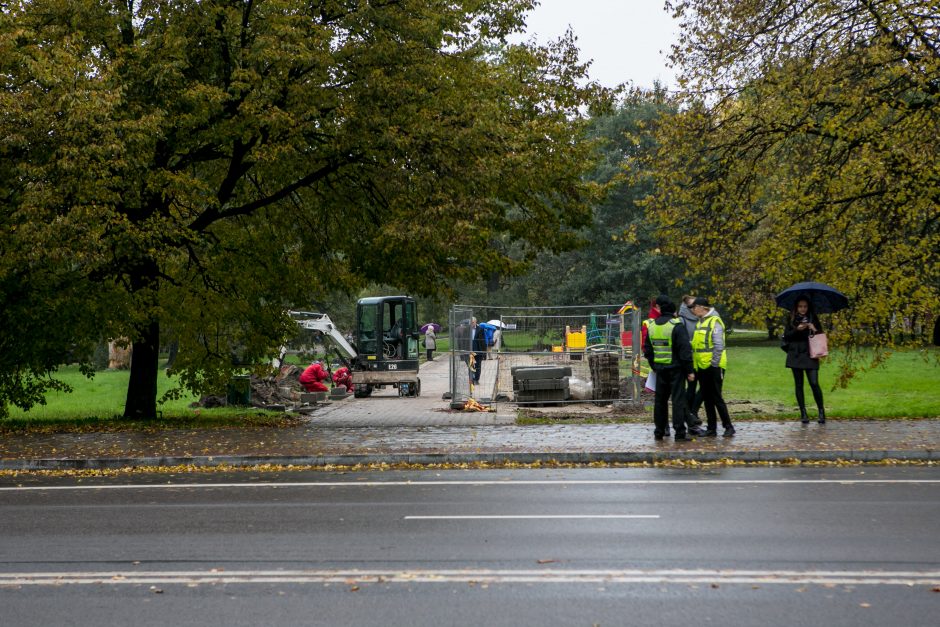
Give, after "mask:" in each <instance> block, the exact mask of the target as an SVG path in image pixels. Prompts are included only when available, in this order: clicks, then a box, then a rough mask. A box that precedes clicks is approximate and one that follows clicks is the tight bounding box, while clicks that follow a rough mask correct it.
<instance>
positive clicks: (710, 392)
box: [692, 296, 734, 438]
mask: <svg viewBox="0 0 940 627" xmlns="http://www.w3.org/2000/svg"><path fill="white" fill-rule="evenodd" d="M692 313H694V314H695V315H696V316H697V317H698V324H696V325H695V333H694V334H693V335H692V361H693V362H694V363H695V378H696V380H697V381H698V385H699V388H700V389H701V390H702V402H703V403H704V405H705V415H706V416H707V420H708V423H707V424H708V427H707V430H706V431H705V435H706V436H712V437H714V436H716V435H718V417H720V418H721V426H722V427H724V430H725V432H724V434H723V435H724V436H725V437H726V438H727V437H731V436H732V435H734V425H732V424H731V416H730V415H728V406H727V405H725V400H724V398H722V396H721V387H722V383H723V381H724V378H725V369H726V368H727V367H728V356H727V355H726V354H725V323H724V322H723V321H722V320H721V317H720V316H719V315H718V312H716V311H715V308H714V307H712V306H711V303H709V302H708V299H707V298H705V297H703V296H699V297H698V298H696V299H695V300H694V301H693V302H692ZM716 410H717V414H718V416H716V415H715V413H716Z"/></svg>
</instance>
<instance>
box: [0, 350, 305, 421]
mask: <svg viewBox="0 0 940 627" xmlns="http://www.w3.org/2000/svg"><path fill="white" fill-rule="evenodd" d="M128 376H129V372H128V371H127V370H123V371H122V370H105V371H101V372H97V373H95V377H94V379H90V380H89V379H87V378H85V377H84V376H83V375H82V374H81V373H80V372H79V371H78V367H77V366H64V367H62V368H61V369H60V370H59V372H58V373H57V375H56V378H57V379H61V380H62V381H65V382H66V383H68V384H69V385H71V386H72V387H73V388H74V390H75V391H74V392H72V393H71V394H66V393H63V392H52V393H51V394H49V396H48V397H47V398H46V401H47V404H46V405H37V406H35V407H33V408H32V409H31V410H29V411H28V412H24V411H23V410H21V409H19V408H18V407H10V408H9V410H10V417H9V418H7V419H5V420H0V433H2V432H3V431H11V430H23V429H28V430H31V431H35V430H40V431H41V430H60V429H63V428H64V429H68V430H75V431H84V430H89V431H98V430H101V429H144V428H160V427H180V428H185V427H224V426H236V425H237V426H262V425H272V426H273V425H281V424H285V425H286V424H293V423H294V422H296V419H294V418H288V417H287V416H284V415H278V414H272V413H270V412H265V411H263V410H256V409H252V408H246V407H219V408H213V409H203V408H192V407H190V406H189V405H190V403H192V402H193V401H195V400H197V399H196V397H195V396H193V395H191V394H186V395H184V396H183V398H181V399H179V400H175V401H167V402H166V403H164V404H163V405H158V406H157V411H158V412H160V413H161V416H160V417H159V418H158V420H146V421H129V420H123V419H122V418H121V414H122V413H123V412H124V399H125V395H126V394H127V381H128ZM172 386H173V381H172V380H171V379H170V378H168V377H167V376H166V374H165V372H164V371H163V370H161V371H160V375H159V379H158V381H157V398H159V397H160V396H162V395H163V393H164V392H166V391H167V390H168V389H170V388H171V387H172Z"/></svg>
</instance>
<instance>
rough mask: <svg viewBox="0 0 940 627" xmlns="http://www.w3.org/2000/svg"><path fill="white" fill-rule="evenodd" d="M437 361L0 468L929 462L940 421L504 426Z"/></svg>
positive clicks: (50, 446)
mask: <svg viewBox="0 0 940 627" xmlns="http://www.w3.org/2000/svg"><path fill="white" fill-rule="evenodd" d="M447 381H448V373H447V361H446V360H445V359H442V358H438V359H436V360H435V361H434V362H432V363H429V364H427V365H425V366H422V368H421V382H422V395H421V397H419V398H417V399H409V398H399V397H398V395H397V392H396V391H395V390H383V391H379V392H377V393H376V394H375V395H373V396H372V397H370V398H367V399H353V398H349V399H346V400H343V401H338V402H334V403H330V404H328V405H325V406H324V407H322V408H318V409H317V411H316V412H315V413H313V414H312V415H311V416H310V417H309V421H307V422H306V423H305V424H303V425H301V426H298V427H292V428H286V429H274V428H254V429H239V428H230V429H211V430H210V429H177V430H160V431H155V432H150V433H140V432H120V433H82V434H52V435H45V434H23V435H7V436H4V437H2V438H0V469H2V468H6V469H25V468H32V469H35V468H81V467H87V468H106V467H121V466H128V465H146V466H149V465H177V464H190V463H194V464H205V465H214V464H221V463H231V464H239V465H241V464H254V463H275V464H304V465H306V464H312V465H323V464H344V465H345V464H356V463H382V462H387V463H397V462H403V463H435V462H437V463H463V462H477V461H485V462H495V463H498V462H507V461H508V462H519V463H527V462H532V461H535V460H542V461H545V460H548V459H554V460H558V461H565V462H591V461H608V462H654V461H658V460H668V459H696V460H699V461H711V460H717V459H734V460H740V461H781V460H787V459H800V460H836V459H846V460H860V461H877V460H883V459H902V460H921V461H928V460H935V461H940V420H894V421H881V420H852V421H839V420H830V421H829V423H828V424H826V425H818V424H816V423H812V424H810V425H808V426H803V425H801V424H800V423H799V422H796V421H791V422H773V421H767V422H754V421H740V422H739V423H738V424H737V431H738V434H737V435H736V436H735V437H733V438H722V437H718V438H700V439H696V440H694V441H691V442H674V441H672V440H671V439H669V438H667V439H665V440H663V441H661V442H656V441H654V439H653V428H652V424H646V423H633V424H593V425H592V424H552V425H534V426H516V425H515V424H513V419H514V411H515V407H514V406H512V405H509V404H502V405H500V411H499V412H496V413H477V412H459V411H451V410H450V409H449V407H450V404H449V401H447V400H443V399H442V398H441V395H442V393H443V391H444V390H446V389H447Z"/></svg>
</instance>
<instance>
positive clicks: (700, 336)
mask: <svg viewBox="0 0 940 627" xmlns="http://www.w3.org/2000/svg"><path fill="white" fill-rule="evenodd" d="M716 324H720V325H721V328H722V330H724V328H725V323H724V322H722V321H721V318H719V317H718V316H709V317H707V318H705V319H703V320H699V321H698V322H697V323H696V325H695V333H694V334H693V335H692V364H693V365H694V366H695V369H696V370H705V369H706V368H708V367H709V366H711V365H712V353H714V352H715V342H714V340H712V332H713V331H714V330H715V325H716ZM725 352H726V351H724V350H722V351H721V361H720V362H719V363H718V366H719V367H721V368H727V367H728V357H727V355H725Z"/></svg>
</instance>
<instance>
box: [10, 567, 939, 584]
mask: <svg viewBox="0 0 940 627" xmlns="http://www.w3.org/2000/svg"><path fill="white" fill-rule="evenodd" d="M303 583H340V584H347V585H350V584H369V583H375V584H377V583H672V584H691V583H698V584H716V583H717V584H735V583H737V584H791V585H792V584H821V585H836V584H840V585H897V586H915V585H923V586H936V585H940V571H813V570H806V571H792V570H791V571H784V570H780V571H775V570H726V569H720V570H710V569H701V570H683V569H626V570H619V569H618V570H564V569H544V570H525V569H522V570H489V569H466V570H423V569H421V570H244V571H220V572H211V571H210V572H206V571H166V572H162V571H148V572H141V571H105V572H52V573H0V587H4V586H62V585H69V584H97V585H114V586H117V585H127V584H136V585H142V584H163V585H168V584H169V585H172V584H179V585H188V584H303Z"/></svg>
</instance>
